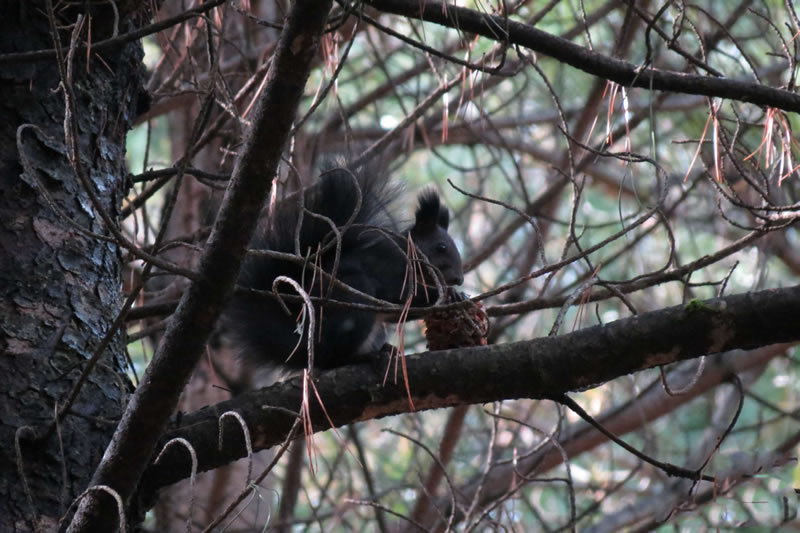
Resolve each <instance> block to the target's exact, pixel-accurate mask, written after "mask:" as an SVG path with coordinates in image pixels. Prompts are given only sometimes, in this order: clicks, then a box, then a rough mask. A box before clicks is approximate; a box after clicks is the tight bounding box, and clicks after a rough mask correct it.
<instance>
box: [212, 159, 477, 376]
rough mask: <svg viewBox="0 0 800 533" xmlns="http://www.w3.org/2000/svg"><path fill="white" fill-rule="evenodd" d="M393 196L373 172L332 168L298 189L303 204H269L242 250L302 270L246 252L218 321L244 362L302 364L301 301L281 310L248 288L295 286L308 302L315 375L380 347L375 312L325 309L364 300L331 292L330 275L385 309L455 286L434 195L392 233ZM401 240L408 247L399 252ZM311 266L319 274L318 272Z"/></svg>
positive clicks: (458, 273)
mask: <svg viewBox="0 0 800 533" xmlns="http://www.w3.org/2000/svg"><path fill="white" fill-rule="evenodd" d="M399 192H400V190H399V188H398V186H396V185H394V184H392V183H390V182H389V180H387V179H385V178H384V177H383V176H381V175H379V173H377V172H375V171H374V169H369V168H356V169H349V168H347V167H346V166H341V165H340V166H337V167H335V168H332V169H330V170H327V171H325V172H323V173H322V174H321V175H320V178H319V180H318V181H317V183H316V184H314V185H313V186H311V187H310V188H308V189H306V190H305V191H304V192H303V194H302V204H303V205H301V202H300V201H299V200H300V199H287V200H283V201H281V202H278V203H277V204H275V206H274V209H273V211H272V213H271V216H270V217H268V221H267V223H266V224H263V225H262V227H260V228H259V229H258V230H257V232H256V237H255V238H254V239H253V241H252V242H251V249H255V250H269V251H273V252H283V253H288V254H294V255H295V257H301V258H304V259H305V265H304V264H302V261H301V262H299V263H298V262H291V261H287V260H283V259H279V258H276V257H272V256H267V255H265V254H258V253H255V254H253V253H251V254H248V257H247V258H246V259H245V261H244V263H243V265H242V269H241V272H240V275H239V279H238V282H237V284H238V286H239V288H238V289H237V291H236V292H235V294H234V296H233V298H232V301H231V304H230V305H229V307H228V310H227V311H226V313H225V315H224V321H225V323H226V326H227V330H228V331H229V332H230V333H231V335H232V337H233V341H234V344H235V345H236V347H237V348H238V350H239V351H240V355H241V356H242V357H243V358H244V359H245V361H247V362H249V363H252V364H254V365H255V366H256V367H265V366H273V367H284V368H287V369H302V368H306V367H307V366H308V352H307V342H308V328H309V324H310V321H309V320H308V317H306V316H304V315H302V314H301V313H303V304H302V301H299V299H298V298H294V299H291V300H290V299H289V298H285V299H284V300H285V304H286V307H287V308H288V310H289V312H288V313H287V311H286V310H285V309H284V308H283V307H282V304H281V303H280V302H279V301H278V300H277V299H276V298H271V297H269V296H267V295H265V294H255V293H254V291H250V290H249V289H255V290H257V291H261V292H262V293H264V292H271V291H272V289H273V282H274V281H275V279H276V278H277V277H278V276H286V277H289V278H291V279H292V280H294V281H296V282H297V283H299V284H300V285H302V287H303V289H304V291H305V292H306V293H307V294H308V295H309V296H310V297H312V298H313V299H314V303H313V308H314V315H315V320H314V329H315V331H314V363H313V364H314V368H321V369H328V368H336V367H339V366H344V365H347V364H352V363H356V362H363V361H365V360H366V359H368V358H369V357H368V356H369V355H372V354H375V353H377V352H378V351H380V350H381V349H382V347H383V346H384V344H385V341H386V334H385V331H384V328H383V319H382V318H381V316H380V314H379V313H377V312H375V311H371V310H362V309H354V308H348V307H342V306H334V305H325V302H326V301H328V300H329V299H331V300H338V301H342V302H357V303H367V302H364V300H363V298H359V297H358V296H357V295H353V294H351V293H348V292H347V291H345V290H344V289H342V288H340V287H337V286H336V285H335V284H334V285H333V286H331V281H330V279H331V278H335V279H337V280H339V281H341V282H343V283H345V284H346V285H349V286H350V287H352V288H354V289H357V290H358V291H361V292H362V293H365V294H367V295H369V296H372V297H375V298H378V299H381V300H384V301H386V302H391V303H394V304H401V305H403V304H405V303H406V302H407V301H408V299H409V298H410V299H411V305H413V306H429V305H432V304H434V303H436V301H437V299H438V297H439V289H438V288H437V287H439V288H444V287H445V286H452V285H461V284H462V283H463V281H464V274H463V270H462V266H461V256H460V255H459V253H458V249H457V248H456V246H455V243H454V242H453V239H452V238H451V237H450V235H449V234H448V233H447V227H448V225H449V220H450V212H449V211H448V209H447V208H446V207H445V206H443V205H442V203H441V200H440V198H439V194H438V193H437V192H436V190H435V189H432V188H426V189H424V190H423V191H422V192H421V193H420V194H419V195H418V197H417V203H418V205H417V209H416V213H415V220H414V223H413V225H411V226H410V227H407V228H405V229H401V225H400V224H399V223H398V221H397V219H396V216H395V213H394V212H393V209H392V203H393V200H394V199H395V198H396V197H397V196H398V194H399ZM301 215H302V217H301ZM323 217H324V218H323ZM298 225H299V228H298ZM332 225H335V226H336V228H337V231H338V232H339V235H337V234H336V232H334V231H333V230H332ZM409 243H413V247H414V248H415V250H413V251H412V252H411V253H410V254H408V255H407V250H408V249H409V246H411V245H409ZM298 244H299V250H298V249H297V245H298ZM337 248H338V254H337ZM297 254H299V255H297ZM409 256H410V257H411V259H409ZM315 265H316V266H317V267H321V269H322V270H323V271H324V272H325V273H327V274H329V276H325V275H322V274H321V273H320V272H319V271H318V268H317V269H315ZM315 270H316V271H315ZM414 273H416V276H414V275H413V274H414ZM437 278H438V282H437ZM276 285H277V289H278V291H279V292H280V293H281V294H282V295H293V296H297V294H298V293H297V291H296V290H295V289H293V288H292V287H290V286H289V284H287V283H285V282H278V283H277V284H276ZM301 316H302V317H303V318H302V320H301V318H300V317H301Z"/></svg>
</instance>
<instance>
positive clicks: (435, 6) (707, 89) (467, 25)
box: [365, 0, 800, 112]
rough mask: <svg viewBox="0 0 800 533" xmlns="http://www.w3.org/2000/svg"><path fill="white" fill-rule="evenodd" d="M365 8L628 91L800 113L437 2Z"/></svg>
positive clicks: (773, 100)
mask: <svg viewBox="0 0 800 533" xmlns="http://www.w3.org/2000/svg"><path fill="white" fill-rule="evenodd" d="M365 3H366V4H368V5H370V6H372V7H374V8H375V9H378V10H380V11H383V12H385V13H393V14H395V15H402V16H405V17H410V18H416V19H420V20H424V21H426V22H434V23H436V24H441V25H442V26H447V27H449V28H454V29H457V30H459V31H463V32H469V33H476V34H478V35H481V36H483V37H486V38H488V39H493V40H496V41H498V42H507V43H508V44H511V45H520V46H524V47H525V48H528V49H529V50H532V51H534V52H538V53H541V54H545V55H547V56H550V57H552V58H554V59H557V60H559V61H561V62H564V63H566V64H568V65H571V66H573V67H575V68H577V69H579V70H582V71H584V72H586V73H588V74H592V75H594V76H598V77H600V78H604V79H607V80H611V81H614V82H616V83H618V84H620V85H622V86H624V87H640V88H643V89H650V90H656V91H670V92H681V93H686V94H699V95H703V96H713V97H719V98H727V99H730V100H737V101H740V102H750V103H753V104H757V105H763V106H768V107H776V108H778V109H783V110H784V111H795V112H797V111H800V95H798V94H796V93H793V92H790V91H786V90H783V89H776V88H774V87H767V86H765V85H762V84H759V83H754V82H749V81H737V80H733V79H727V78H716V77H713V76H700V75H697V74H685V73H680V72H670V71H666V70H658V69H653V68H642V67H641V66H639V65H634V64H633V63H629V62H627V61H622V60H620V59H615V58H612V57H608V56H605V55H602V54H599V53H597V52H593V51H591V50H589V49H588V48H584V47H583V46H579V45H577V44H575V43H573V42H572V41H568V40H566V39H562V38H560V37H556V36H555V35H551V34H549V33H547V32H544V31H541V30H538V29H536V28H534V27H533V26H530V25H527V24H524V23H522V22H517V21H515V20H511V19H509V18H507V17H503V16H499V15H487V14H485V13H480V12H478V11H475V10H474V9H468V8H465V7H458V6H454V5H450V4H447V5H444V4H442V2H440V1H438V0H426V1H425V2H419V1H418V0H365Z"/></svg>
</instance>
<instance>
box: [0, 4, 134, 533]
mask: <svg viewBox="0 0 800 533" xmlns="http://www.w3.org/2000/svg"><path fill="white" fill-rule="evenodd" d="M2 4H3V7H2V8H0V12H2V13H3V16H2V17H0V54H7V53H15V52H27V51H35V50H41V49H48V48H52V47H53V38H52V35H51V31H50V25H49V23H48V19H47V16H46V8H45V3H44V2H39V1H37V2H19V3H17V2H3V3H2ZM121 7H124V6H121ZM129 7H130V6H129ZM81 9H82V8H81ZM76 14H77V13H76V11H74V10H72V9H66V10H61V11H59V12H58V14H57V15H56V22H57V24H58V26H59V27H61V28H64V27H65V24H67V23H73V22H74V21H75V16H76ZM121 15H124V16H123V17H121V20H122V21H124V22H123V23H121V27H120V31H123V32H124V31H129V30H131V29H134V27H135V26H136V24H137V22H138V21H139V20H140V18H139V17H138V16H137V13H131V12H129V11H128V12H123V13H121ZM112 20H113V16H112V13H111V11H110V8H109V6H108V5H106V6H105V7H103V6H95V11H94V12H93V13H92V21H93V24H92V39H93V40H101V39H103V38H106V37H108V36H109V35H110V31H111V21H112ZM69 29H70V28H67V29H64V30H62V31H61V32H60V33H59V37H60V39H61V40H62V44H63V45H64V46H65V47H66V45H68V43H69V37H70V33H69ZM85 35H86V34H85V31H84V35H83V36H84V38H85ZM141 57H142V51H141V46H140V45H139V43H131V44H128V45H126V46H124V47H117V48H113V49H107V50H105V51H104V52H103V53H102V58H100V57H99V55H98V54H93V55H92V57H91V59H90V60H89V64H88V65H87V64H86V55H85V54H83V55H76V57H75V65H74V69H73V76H74V79H73V90H74V94H75V111H76V112H75V120H76V122H77V128H76V129H77V143H78V146H79V149H80V158H81V165H82V166H83V168H84V169H85V170H86V173H87V175H88V176H89V180H90V181H91V184H92V186H93V187H94V188H95V189H96V190H97V191H98V195H99V197H100V198H101V205H102V209H104V210H106V211H107V212H108V213H109V214H110V215H111V216H112V217H113V216H114V215H115V214H116V213H117V211H118V208H119V206H120V203H121V200H122V197H123V195H124V193H125V190H126V185H125V182H124V177H125V158H124V154H125V144H124V143H125V134H126V132H127V130H128V129H129V127H130V123H131V121H132V119H133V116H134V115H135V112H136V109H137V106H138V104H139V98H140V91H141V82H142V80H141V70H140V65H141ZM101 59H102V60H101ZM87 71H88V72H87ZM59 79H60V77H59V70H58V66H57V63H56V61H55V59H49V60H43V61H38V62H26V63H14V64H9V65H5V66H4V67H3V68H2V69H0V353H2V356H1V357H0V442H2V443H3V446H2V447H0V472H3V474H2V476H0V530H1V531H29V530H37V529H41V530H51V529H52V527H53V526H54V524H55V523H56V522H57V520H58V518H59V517H60V516H61V515H62V514H63V513H64V512H65V510H66V509H67V507H68V506H69V505H70V503H71V502H72V500H73V499H74V498H75V497H76V496H77V495H78V494H80V493H81V492H82V491H83V490H84V489H85V488H86V486H87V485H88V482H89V480H90V477H91V474H92V472H93V470H94V467H95V465H96V464H97V463H98V462H99V461H100V458H101V456H102V454H103V450H104V448H105V445H106V443H107V442H108V439H109V437H110V435H111V431H112V430H113V427H114V426H113V423H110V421H112V420H114V419H116V418H118V417H119V415H120V413H121V412H122V410H123V409H124V405H125V402H126V399H127V396H128V393H129V392H130V383H129V382H128V380H127V378H126V377H125V369H124V346H123V343H122V342H121V335H120V334H116V335H115V336H114V339H113V340H112V341H111V343H110V344H109V346H108V348H107V350H106V353H104V354H103V356H102V359H101V360H100V363H99V365H98V366H97V367H96V369H95V370H94V372H93V373H92V375H91V377H90V379H89V380H88V381H87V382H86V383H85V385H84V386H83V388H82V389H81V392H80V394H79V395H78V396H77V400H76V402H75V403H74V404H73V405H72V408H71V410H70V413H69V414H68V415H67V416H66V417H65V418H64V419H63V421H61V423H60V424H58V426H57V427H55V426H52V425H51V423H52V421H53V420H54V411H55V410H56V408H57V407H58V406H59V405H62V404H63V402H64V400H65V396H66V394H67V393H68V392H69V391H70V389H71V388H72V387H73V385H74V384H75V382H76V380H77V377H78V376H79V375H80V373H81V370H82V368H83V366H84V365H85V363H86V361H87V359H89V358H90V357H91V356H92V354H93V353H94V352H95V350H96V349H97V347H98V345H99V343H100V341H101V339H102V338H103V337H104V335H105V334H106V333H107V332H108V331H109V327H110V325H111V323H112V322H113V320H114V318H115V316H116V315H117V311H118V310H119V308H120V304H121V297H122V292H121V284H120V263H121V262H120V254H121V251H120V249H119V248H118V247H117V246H116V245H114V244H112V243H109V242H106V241H103V240H99V239H96V238H93V237H91V236H88V235H87V234H85V233H81V231H80V230H79V229H77V228H76V227H75V226H74V224H77V225H79V226H80V227H82V228H85V229H86V230H89V231H91V232H95V233H99V234H104V235H108V230H107V228H106V227H105V225H104V223H103V221H102V219H101V216H100V214H99V212H98V209H97V208H96V207H95V205H93V203H92V202H91V201H90V198H89V196H88V194H87V191H86V190H85V188H84V187H83V186H82V185H81V183H80V182H79V180H78V179H77V177H76V174H75V172H74V171H73V168H72V167H71V165H70V163H69V162H68V159H67V155H66V153H67V145H66V143H65V134H64V131H65V129H64V115H65V112H64V110H65V104H64V93H63V91H61V90H57V88H58V85H59ZM18 147H19V148H21V150H20V151H18ZM24 167H25V168H24ZM43 188H44V189H43ZM45 191H46V194H45ZM47 197H49V198H50V199H51V200H52V205H54V206H56V207H57V210H58V211H60V213H61V214H58V213H57V212H56V210H55V209H54V208H53V206H52V205H51V204H50V202H49V201H48V199H47ZM66 219H69V220H70V221H72V222H71V223H70V222H68V221H67V220H66ZM48 428H49V429H51V430H52V431H47V430H48ZM15 438H16V442H17V443H18V446H15ZM15 448H16V449H15Z"/></svg>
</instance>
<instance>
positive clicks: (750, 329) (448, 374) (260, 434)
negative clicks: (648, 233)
mask: <svg viewBox="0 0 800 533" xmlns="http://www.w3.org/2000/svg"><path fill="white" fill-rule="evenodd" d="M798 316H800V285H797V286H794V287H790V288H785V289H775V290H766V291H761V292H757V293H748V294H741V295H735V296H728V297H725V298H720V299H713V300H706V301H694V300H693V301H691V302H690V303H689V304H687V305H684V306H675V307H670V308H666V309H662V310H659V311H654V312H651V313H644V314H641V315H637V316H634V317H631V318H626V319H623V320H618V321H615V322H611V323H609V324H606V325H603V326H594V327H591V328H586V329H583V330H580V331H576V332H574V333H570V334H568V335H562V336H559V337H546V338H541V339H534V340H530V341H523V342H516V343H509V344H500V345H493V346H484V347H477V348H465V349H458V350H445V351H441V352H436V353H435V355H427V354H420V355H414V356H408V358H407V367H408V376H409V383H410V385H411V392H412V394H413V400H414V405H415V406H416V407H417V409H418V410H427V409H436V408H442V407H450V406H455V405H465V404H472V403H486V402H493V401H500V400H507V399H516V398H542V399H543V398H553V397H556V396H558V395H560V394H563V393H566V392H569V391H576V390H583V389H586V388H589V387H593V386H596V385H598V384H601V383H604V382H606V381H609V380H611V379H614V378H617V377H619V376H623V375H626V374H629V373H632V372H638V371H641V370H644V369H647V368H652V367H655V366H658V365H665V364H669V363H674V362H677V361H682V360H686V359H691V358H694V357H698V356H701V355H705V354H712V353H719V352H724V351H728V350H733V349H748V348H754V347H759V346H766V345H770V344H775V343H779V342H792V341H798V340H800V328H798V327H797V317H798ZM380 367H381V364H377V363H376V364H375V365H373V366H372V367H371V366H369V365H358V366H348V367H343V368H340V369H337V370H334V371H330V372H325V373H322V374H321V375H320V376H319V378H318V380H317V382H316V387H317V390H318V391H319V394H320V397H321V398H322V399H323V401H324V402H325V405H326V408H327V415H328V416H329V417H330V419H331V420H332V421H333V423H334V425H336V426H341V425H344V424H349V423H352V422H356V421H362V420H367V419H372V418H380V417H383V416H389V415H396V414H400V413H405V412H408V411H409V407H408V402H407V400H406V391H405V387H404V385H403V383H402V381H401V382H399V383H387V384H386V385H385V386H382V385H381V381H382V379H383V373H384V368H380ZM301 399H302V384H301V381H300V379H299V378H295V379H292V380H289V381H285V382H282V383H278V384H276V385H273V386H271V387H268V388H265V389H262V390H259V391H254V392H250V393H246V394H243V395H241V396H239V397H237V398H235V399H233V400H230V401H227V402H222V403H220V404H217V405H215V406H211V407H207V408H205V409H202V410H200V411H196V412H194V413H191V414H188V415H185V416H183V417H182V418H181V420H180V422H179V423H178V425H177V426H175V427H173V428H172V429H171V430H169V431H168V432H167V434H166V435H165V436H164V439H165V440H166V439H172V438H176V437H182V438H185V439H187V440H188V441H189V442H191V443H192V445H193V446H194V447H195V449H196V450H197V454H198V460H199V462H200V466H199V468H200V470H208V469H211V468H215V467H217V466H220V465H223V464H226V463H228V462H231V461H233V460H235V459H238V458H240V457H244V456H245V455H246V450H245V444H244V439H243V438H242V435H241V429H239V428H234V427H233V425H230V426H228V425H226V426H225V428H224V433H225V434H224V442H225V443H226V447H225V449H223V450H219V449H218V447H217V442H218V440H217V439H218V422H217V419H218V417H219V416H220V415H221V414H222V413H224V412H226V411H230V410H234V411H236V412H238V413H239V414H240V415H241V416H242V417H243V418H244V419H245V420H246V421H247V424H248V428H249V429H250V434H251V438H252V444H253V448H254V449H264V448H269V447H271V446H274V445H275V444H278V443H280V442H282V439H284V438H285V436H286V434H287V432H288V431H289V430H290V429H291V427H292V424H293V423H294V420H295V417H294V416H293V414H292V413H293V412H295V411H297V410H298V409H299V408H300V404H301ZM312 420H313V423H314V429H315V431H324V430H326V429H329V428H330V424H329V422H328V419H327V418H326V416H325V415H324V414H323V413H322V411H321V409H319V406H318V405H315V406H313V408H312ZM189 472H190V465H189V463H188V461H187V459H186V457H185V454H180V453H178V452H174V453H173V452H172V451H169V452H166V453H165V454H164V457H162V461H161V462H160V463H159V464H158V465H152V466H150V467H149V468H148V471H147V473H146V476H145V480H144V482H143V486H144V490H146V491H150V490H153V489H156V488H158V487H162V486H164V485H168V484H170V483H174V482H176V481H178V480H180V479H183V478H185V477H187V476H188V475H189Z"/></svg>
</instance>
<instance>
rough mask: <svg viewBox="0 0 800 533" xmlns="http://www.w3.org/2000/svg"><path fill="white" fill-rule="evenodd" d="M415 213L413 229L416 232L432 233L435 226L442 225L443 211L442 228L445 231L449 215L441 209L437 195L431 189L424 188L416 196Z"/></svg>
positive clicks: (445, 210)
mask: <svg viewBox="0 0 800 533" xmlns="http://www.w3.org/2000/svg"><path fill="white" fill-rule="evenodd" d="M417 203H418V205H417V212H416V213H415V219H416V220H415V222H414V229H415V230H417V231H433V230H434V229H435V227H436V225H437V224H438V225H442V221H443V220H442V211H444V224H445V225H444V226H442V227H443V228H445V229H447V223H448V222H449V218H450V215H449V214H448V213H447V209H442V203H441V200H440V199H439V193H438V192H437V191H436V189H434V188H433V187H426V188H425V189H423V190H422V192H420V193H419V195H418V196H417Z"/></svg>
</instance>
